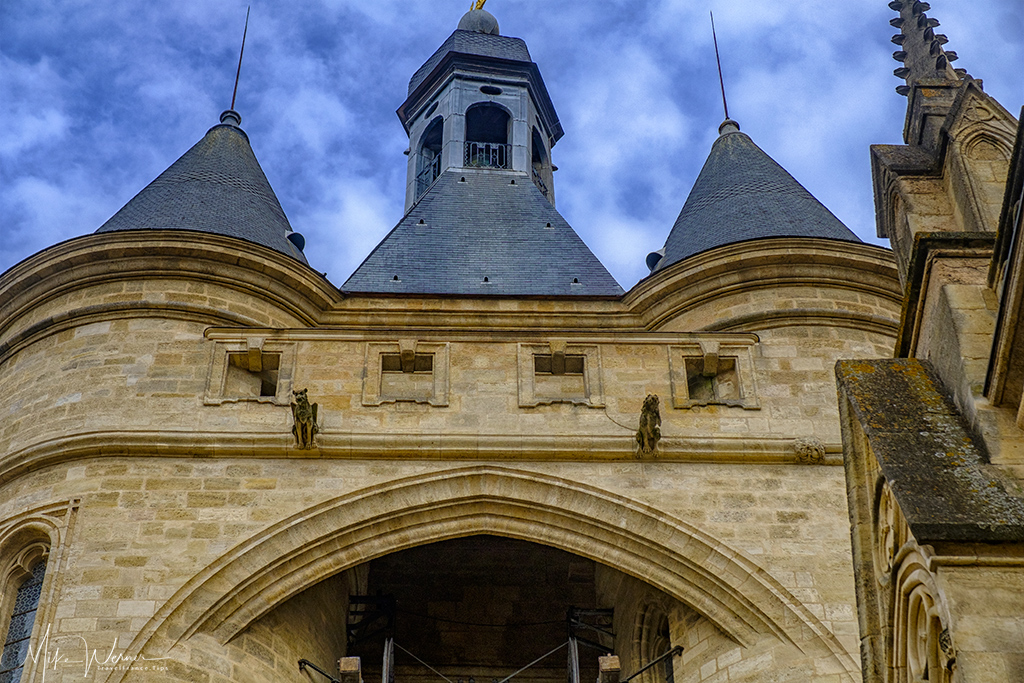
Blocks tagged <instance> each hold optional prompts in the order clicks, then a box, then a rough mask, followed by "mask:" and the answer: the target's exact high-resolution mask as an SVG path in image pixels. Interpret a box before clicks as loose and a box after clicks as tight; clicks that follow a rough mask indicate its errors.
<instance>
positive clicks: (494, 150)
mask: <svg viewBox="0 0 1024 683" xmlns="http://www.w3.org/2000/svg"><path fill="white" fill-rule="evenodd" d="M511 138H512V115H511V114H510V113H509V111H508V110H507V109H505V108H504V107H502V106H501V105H498V104H494V103H493V102H481V103H477V104H474V105H473V106H471V107H470V108H469V109H467V110H466V155H465V165H466V166H467V167H474V166H478V167H484V168H510V167H511V163H512V145H511V144H510V143H511Z"/></svg>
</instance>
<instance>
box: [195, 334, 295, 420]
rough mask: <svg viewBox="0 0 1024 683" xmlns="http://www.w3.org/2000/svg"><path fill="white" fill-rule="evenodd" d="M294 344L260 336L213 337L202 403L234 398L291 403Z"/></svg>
mask: <svg viewBox="0 0 1024 683" xmlns="http://www.w3.org/2000/svg"><path fill="white" fill-rule="evenodd" d="M294 369H295V344H293V343H288V342H280V341H266V340H264V339H259V338H256V339H238V340H217V341H216V342H215V345H214V347H213V362H212V363H210V372H209V375H208V376H207V380H206V396H205V398H204V399H203V403H205V404H206V405H222V404H224V403H235V402H238V401H253V402H256V403H271V404H274V405H288V404H289V403H291V388H292V386H291V384H292V374H293V372H294Z"/></svg>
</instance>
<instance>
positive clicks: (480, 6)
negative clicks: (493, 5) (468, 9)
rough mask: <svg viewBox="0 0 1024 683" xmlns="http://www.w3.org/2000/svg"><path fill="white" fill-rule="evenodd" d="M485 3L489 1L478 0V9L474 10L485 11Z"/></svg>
mask: <svg viewBox="0 0 1024 683" xmlns="http://www.w3.org/2000/svg"><path fill="white" fill-rule="evenodd" d="M485 2H487V0H476V7H474V8H473V9H483V8H484V3H485Z"/></svg>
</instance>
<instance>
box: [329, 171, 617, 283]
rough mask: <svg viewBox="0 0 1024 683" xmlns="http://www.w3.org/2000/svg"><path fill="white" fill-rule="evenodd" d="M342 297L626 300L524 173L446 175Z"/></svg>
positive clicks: (379, 248)
mask: <svg viewBox="0 0 1024 683" xmlns="http://www.w3.org/2000/svg"><path fill="white" fill-rule="evenodd" d="M462 178H465V181H462ZM513 180H515V184H512V181H513ZM420 221H423V222H422V223H420ZM549 225H550V227H548V226H549ZM396 277H397V278H398V279H397V280H396V279H395V278H396ZM484 278H487V281H486V282H485V281H484ZM573 279H576V280H577V282H576V283H573ZM342 290H343V291H345V292H370V293H396V294H398V293H402V294H454V295H469V296H481V295H483V296H487V295H492V296H620V295H621V294H622V293H623V292H622V288H621V287H620V286H619V284H618V283H617V282H616V281H615V279H614V278H613V277H612V276H611V274H609V273H608V271H607V270H606V269H605V267H604V266H603V265H602V264H601V262H600V261H598V260H597V257H596V256H594V254H593V252H591V251H590V249H589V248H587V245H586V244H584V243H583V240H581V239H580V237H579V235H577V234H576V232H575V231H574V230H573V229H572V228H571V227H570V226H569V224H568V223H567V222H566V221H565V219H564V218H562V216H561V214H559V213H558V211H556V210H555V207H553V206H552V205H551V203H550V202H548V200H547V199H546V198H545V197H544V195H542V194H541V192H540V190H538V189H537V187H536V185H534V184H533V182H532V181H531V180H530V179H529V177H528V176H527V175H526V174H524V173H515V172H510V171H491V170H480V169H462V170H460V171H447V172H445V173H442V174H441V176H440V177H439V178H438V179H437V181H436V182H435V183H434V185H433V186H432V187H431V188H430V189H429V190H427V193H426V194H425V195H424V196H423V197H422V199H421V200H420V201H419V202H418V203H417V204H415V205H414V206H413V208H412V209H410V211H409V213H408V214H407V215H406V216H405V217H404V218H403V219H402V220H401V221H400V222H399V223H398V225H397V226H395V228H394V230H392V231H391V233H389V234H388V235H387V236H386V237H385V238H384V239H383V241H381V243H380V244H379V245H377V248H376V249H374V250H373V252H372V253H371V254H370V255H369V256H368V257H367V258H366V260H365V261H364V262H363V263H362V265H360V266H359V268H357V269H356V271H355V273H353V274H352V276H351V277H350V278H349V279H348V281H347V282H346V283H345V284H344V285H343V286H342Z"/></svg>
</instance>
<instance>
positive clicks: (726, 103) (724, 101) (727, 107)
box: [711, 12, 729, 119]
mask: <svg viewBox="0 0 1024 683" xmlns="http://www.w3.org/2000/svg"><path fill="white" fill-rule="evenodd" d="M711 38H712V39H713V40H714V41H715V61H716V62H718V84H719V85H720V86H722V108H723V109H725V118H726V119H728V118H729V103H728V102H726V100H725V79H723V78H722V58H721V57H719V56H718V36H717V35H716V34H715V13H714V12H712V13H711Z"/></svg>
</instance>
